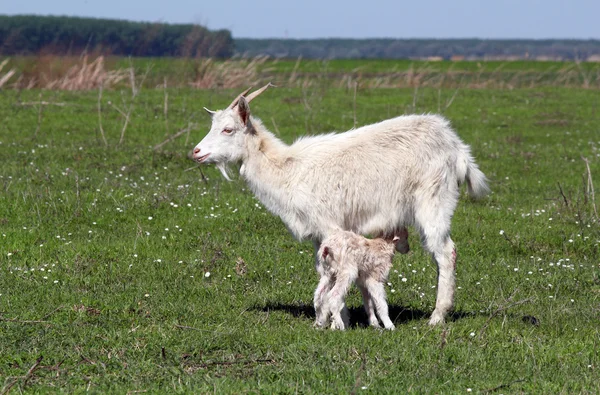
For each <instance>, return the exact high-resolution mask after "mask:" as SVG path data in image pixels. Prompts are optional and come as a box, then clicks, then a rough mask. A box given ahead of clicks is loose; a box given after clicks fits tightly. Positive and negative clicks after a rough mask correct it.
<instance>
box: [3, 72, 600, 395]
mask: <svg viewBox="0 0 600 395" xmlns="http://www.w3.org/2000/svg"><path fill="white" fill-rule="evenodd" d="M40 93H41V94H42V97H43V99H44V100H46V101H50V102H55V103H64V106H54V105H51V106H45V107H44V108H43V109H42V111H41V112H40V111H39V109H38V107H37V106H35V105H33V106H24V105H20V104H19V103H20V102H30V101H37V100H39V94H40ZM454 93H455V91H454V90H453V89H452V90H441V91H440V90H438V89H428V88H423V89H419V90H418V91H415V90H414V89H396V90H392V89H375V90H366V89H359V90H358V94H357V102H356V113H355V112H354V107H355V106H354V102H353V91H348V90H343V89H329V88H327V84H325V86H322V85H319V84H315V85H312V86H310V87H309V88H307V89H304V90H300V89H287V88H285V87H281V88H278V89H273V90H270V91H269V92H267V93H265V94H264V95H262V96H261V98H260V99H258V100H256V101H255V102H253V103H252V109H253V111H254V114H255V115H256V116H258V117H260V118H262V119H263V121H264V122H265V125H267V126H268V127H269V128H270V129H271V130H273V131H276V130H277V131H279V133H280V134H281V137H282V138H283V139H284V140H285V141H287V142H291V141H293V139H294V138H295V137H297V136H301V135H304V134H314V133H319V132H325V131H331V130H346V129H349V128H351V127H352V126H353V125H354V119H355V118H356V121H357V124H359V125H362V124H367V123H371V122H376V121H378V120H381V119H385V118H388V117H392V116H396V115H399V114H402V113H407V112H417V113H424V112H438V110H442V111H443V112H444V114H445V115H446V116H447V117H448V118H449V119H450V120H451V121H452V123H453V125H454V127H455V129H456V130H457V131H458V133H459V135H460V136H461V137H462V138H463V139H464V140H465V141H466V142H467V143H469V144H470V145H471V146H472V149H473V153H474V155H475V156H476V158H477V162H478V163H479V165H480V167H481V168H482V170H483V171H484V172H485V173H486V174H487V175H488V177H489V178H490V180H491V187H492V190H493V193H492V194H491V195H490V196H489V197H487V198H485V199H483V200H482V201H478V202H473V201H470V200H469V199H467V198H462V199H461V202H460V203H459V206H458V209H457V210H456V213H455V217H454V220H453V229H452V232H453V239H454V241H455V243H456V244H457V249H458V255H459V260H458V284H457V285H458V287H459V289H458V291H457V296H456V308H455V313H454V314H453V315H452V317H450V319H449V320H448V321H449V322H448V323H447V324H445V325H444V326H441V327H436V328H430V327H429V326H428V325H427V317H428V315H429V314H430V313H431V311H432V310H433V307H434V303H435V289H432V286H434V284H435V279H436V272H435V266H434V264H433V263H432V262H431V260H430V258H429V256H427V255H426V254H425V253H424V252H423V250H422V249H421V247H420V246H419V242H418V239H417V237H416V235H415V234H414V231H413V230H412V229H411V235H410V241H411V246H412V252H411V253H410V254H409V255H407V256H397V257H396V258H395V261H394V268H393V270H392V273H391V275H390V279H389V282H390V284H391V285H390V286H389V287H388V299H389V304H390V307H391V316H392V319H393V320H395V323H396V327H397V329H396V331H394V332H382V331H378V330H373V329H371V328H366V327H364V324H365V321H366V320H365V317H364V314H363V313H362V311H361V309H362V306H361V300H360V297H359V294H358V292H356V290H354V291H353V292H352V293H351V295H350V296H349V298H348V300H347V301H348V304H349V306H350V308H351V312H352V319H353V322H355V323H356V325H355V327H353V328H352V329H351V330H348V331H346V332H333V331H318V330H315V329H313V328H312V323H313V319H314V312H313V310H312V307H311V305H312V293H313V290H314V287H315V286H316V283H317V274H316V272H315V270H314V268H313V262H312V246H311V245H310V243H298V242H296V241H294V240H293V239H292V237H291V236H290V235H289V234H288V233H287V232H286V230H285V227H284V225H283V223H282V222H281V221H280V220H279V219H278V218H276V217H274V216H272V215H271V214H269V213H267V212H266V210H265V209H264V208H263V207H262V206H261V205H260V203H259V202H258V201H257V200H256V199H255V198H254V197H253V196H252V194H251V193H250V192H249V191H248V189H247V187H246V186H245V185H244V183H243V182H242V181H240V180H236V181H234V182H226V181H224V180H223V179H222V177H221V176H220V174H219V173H218V172H217V171H216V170H215V169H214V168H210V167H204V168H202V171H203V173H204V175H205V176H206V179H203V178H202V175H201V174H200V171H199V169H198V168H197V167H195V165H194V163H193V162H191V161H189V160H188V159H187V152H188V151H189V149H190V148H192V147H193V146H194V145H195V144H196V143H197V142H198V141H200V139H201V138H202V137H203V136H204V134H205V132H206V131H207V130H208V128H209V126H210V125H209V122H210V120H209V119H208V117H207V116H205V114H204V113H203V111H202V107H203V106H206V107H208V108H213V109H218V108H223V107H225V106H226V105H227V104H228V103H229V102H230V100H231V98H232V97H233V96H234V95H235V94H236V92H232V91H211V92H209V91H195V90H185V89H181V90H170V91H169V110H168V130H167V129H166V126H165V125H166V124H165V119H164V115H163V114H164V113H163V103H164V97H163V92H162V90H160V89H157V90H153V89H150V90H142V91H141V92H140V94H139V96H138V98H137V101H136V103H135V107H134V110H133V111H132V115H131V122H130V124H129V126H128V128H127V130H126V133H125V139H124V144H122V145H118V140H119V136H120V133H121V129H122V126H123V117H122V116H121V115H119V113H118V112H117V111H116V110H114V109H113V108H112V107H111V106H109V105H108V104H107V102H108V101H109V100H110V101H111V102H113V103H115V104H116V105H118V106H119V107H120V108H125V109H126V108H128V104H129V100H130V99H129V97H130V92H129V91H123V92H120V91H113V92H109V91H106V92H104V97H103V108H104V110H103V113H102V124H103V128H104V130H105V132H106V135H107V140H108V142H109V146H108V147H105V146H104V143H103V141H102V139H101V137H100V134H99V129H98V113H97V92H80V93H62V92H48V91H44V92H39V91H23V92H15V91H2V92H0V119H2V122H1V123H0V142H1V144H0V158H1V160H2V168H1V171H0V189H1V192H0V377H1V378H2V381H1V382H0V385H2V386H3V388H4V389H5V390H6V389H8V388H9V387H10V386H12V391H13V392H15V393H16V392H18V391H19V390H24V391H25V392H49V391H59V390H60V391H65V392H84V391H86V390H89V391H93V392H104V393H106V392H112V393H125V392H127V391H147V392H149V393H157V392H188V393H207V392H218V393H241V392H252V393H256V392H261V393H292V392H302V393H348V392H364V393H402V392H406V391H416V392H419V393H425V392H427V393H429V392H445V393H452V392H463V393H464V392H466V391H468V389H471V390H472V391H473V392H484V391H492V392H499V393H507V392H527V393H556V392H563V393H577V392H583V393H597V392H599V391H600V384H598V383H600V374H599V369H600V356H599V355H598V352H599V351H598V350H599V349H600V348H599V345H600V330H599V328H600V327H599V326H598V319H599V318H600V265H599V264H600V253H599V247H600V232H599V227H598V222H597V221H596V218H595V216H594V210H593V206H592V198H593V196H592V195H590V194H587V193H586V189H585V182H587V171H586V167H585V163H584V162H583V161H582V159H581V157H582V156H583V157H586V158H587V159H588V160H589V163H590V168H591V174H592V177H594V181H597V180H600V133H599V132H600V114H599V113H598V104H599V96H598V92H597V91H594V90H582V89H567V88H544V89H535V90H533V89H531V90H518V89H517V90H491V89H487V90H481V89H480V90H467V89H462V90H460V91H458V94H457V95H456V97H455V98H454V100H453V101H452V102H451V103H450V105H449V106H448V107H447V108H446V105H447V104H448V103H449V102H450V99H451V98H452V96H453V95H454ZM305 101H306V103H305ZM190 120H191V121H192V122H196V123H197V127H196V128H195V129H194V131H193V132H192V133H191V135H190V136H189V139H187V136H185V135H184V136H181V137H180V138H178V139H176V140H175V141H173V142H171V143H168V144H166V145H165V146H164V147H163V149H162V150H161V151H159V152H155V151H153V149H152V147H153V146H154V145H155V144H158V143H160V142H162V141H163V140H164V139H165V138H166V136H167V135H170V134H173V133H175V132H176V131H177V130H179V129H180V128H184V127H185V126H187V124H188V122H189V121H190ZM274 125H276V127H275V126H274ZM36 130H37V133H36ZM186 139H187V143H186ZM559 185H560V188H559ZM598 188H600V186H598ZM561 189H562V194H561ZM563 195H564V196H563ZM501 231H502V233H503V234H501ZM402 278H406V281H403V280H402ZM531 317H534V318H531ZM532 322H534V323H537V324H539V325H533V324H532ZM40 357H43V359H41V361H39V364H38V365H37V366H35V365H36V361H37V360H38V359H39V358H40ZM34 366H35V368H34V369H32V368H33V367H34ZM28 372H29V373H28ZM0 391H2V389H0Z"/></svg>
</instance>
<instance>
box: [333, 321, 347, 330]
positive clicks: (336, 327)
mask: <svg viewBox="0 0 600 395" xmlns="http://www.w3.org/2000/svg"><path fill="white" fill-rule="evenodd" d="M344 329H346V328H345V327H344V324H336V323H335V322H332V323H331V330H333V331H336V330H337V331H343V330H344Z"/></svg>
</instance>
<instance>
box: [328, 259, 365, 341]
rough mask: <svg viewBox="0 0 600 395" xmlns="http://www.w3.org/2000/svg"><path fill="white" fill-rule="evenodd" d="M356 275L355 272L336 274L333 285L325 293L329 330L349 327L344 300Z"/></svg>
mask: <svg viewBox="0 0 600 395" xmlns="http://www.w3.org/2000/svg"><path fill="white" fill-rule="evenodd" d="M357 276H358V273H357V272H356V271H355V270H349V271H341V272H339V273H337V276H336V279H335V284H334V285H333V287H332V288H331V289H330V290H329V292H328V293H327V296H326V298H327V307H328V309H329V311H330V312H331V329H340V330H344V329H346V328H347V327H348V326H349V323H350V317H349V314H348V309H347V308H346V304H345V303H344V300H345V298H346V294H347V293H348V289H349V288H350V285H351V284H352V282H353V281H354V280H355V279H356V277H357Z"/></svg>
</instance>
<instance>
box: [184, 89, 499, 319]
mask: <svg viewBox="0 0 600 395" xmlns="http://www.w3.org/2000/svg"><path fill="white" fill-rule="evenodd" d="M207 154H209V155H208V157H205V155H207ZM193 156H194V158H195V159H196V160H197V161H198V162H201V163H216V164H217V165H219V166H221V167H220V168H221V170H222V171H223V172H224V174H226V173H225V171H224V167H223V166H224V165H225V164H226V163H232V162H241V163H242V166H241V169H240V174H241V175H242V177H243V178H244V179H245V180H246V182H247V183H248V185H249V186H250V188H251V189H252V191H253V192H254V193H255V194H256V196H257V197H258V199H259V200H260V201H261V202H262V203H263V205H264V206H265V207H266V208H267V209H268V210H269V211H271V212H272V213H273V214H275V215H278V216H279V217H281V219H282V220H283V222H284V223H285V224H286V226H287V227H288V229H289V230H290V232H291V233H292V234H293V235H294V236H295V237H296V238H297V239H298V240H303V239H311V240H313V242H314V244H315V247H316V249H318V247H319V244H320V242H321V240H323V238H324V237H326V235H327V234H329V233H330V232H331V231H333V230H335V229H338V228H341V229H344V230H349V231H353V232H355V233H358V234H362V235H369V234H370V235H390V234H394V233H395V232H397V231H398V230H399V229H402V228H403V227H405V226H408V225H413V226H415V227H416V229H417V230H418V231H419V233H420V234H421V239H422V243H423V246H424V247H425V249H427V250H428V251H429V252H430V253H431V254H432V255H433V258H434V259H435V261H436V263H437V266H438V291H437V292H438V294H437V301H436V307H435V310H434V312H433V314H432V317H431V320H430V324H437V323H440V322H443V320H444V317H445V315H446V313H447V312H448V311H449V310H450V309H451V308H452V305H453V298H454V282H455V279H454V272H455V267H454V266H455V259H454V258H455V256H456V253H455V251H454V244H453V242H452V240H451V239H450V222H451V219H452V215H453V213H454V209H455V208H456V204H457V202H458V197H459V186H460V184H462V183H463V182H465V181H466V182H467V183H468V190H469V193H470V194H471V195H473V196H474V197H480V196H483V195H485V194H486V193H487V192H488V187H487V184H486V178H485V176H484V174H483V173H482V172H481V171H480V170H479V168H478V167H477V165H476V164H475V162H474V160H473V158H472V157H471V154H470V149H469V147H468V146H467V145H466V144H464V143H463V142H462V141H461V140H460V138H459V137H458V136H457V135H456V133H455V132H454V131H453V130H452V129H451V127H450V125H449V123H448V121H447V120H446V119H444V118H443V117H441V116H439V115H407V116H400V117H396V118H392V119H388V120H385V121H382V122H379V123H376V124H372V125H367V126H363V127H361V128H358V129H354V130H350V131H348V132H345V133H339V134H333V133H332V134H325V135H319V136H313V137H303V138H300V139H299V140H297V141H296V142H295V143H294V144H292V145H289V146H288V145H286V144H285V143H283V142H282V141H281V140H279V139H278V138H276V137H275V136H274V135H273V134H272V133H271V132H269V131H268V130H267V129H266V128H265V127H264V125H263V124H262V122H261V121H260V120H258V119H256V118H253V117H251V116H250V108H249V106H248V104H247V102H246V101H245V99H244V98H243V97H242V98H240V100H239V104H238V106H237V107H234V108H233V109H226V110H222V111H217V112H215V113H214V115H213V118H212V127H211V130H210V132H209V133H208V134H207V135H206V137H205V138H204V139H203V140H202V141H201V142H200V143H199V144H198V145H197V146H196V148H195V149H194V155H193Z"/></svg>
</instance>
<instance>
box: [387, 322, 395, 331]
mask: <svg viewBox="0 0 600 395" xmlns="http://www.w3.org/2000/svg"><path fill="white" fill-rule="evenodd" d="M385 329H386V330H388V331H393V330H394V329H396V327H395V326H394V324H392V325H388V326H386V327H385Z"/></svg>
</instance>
